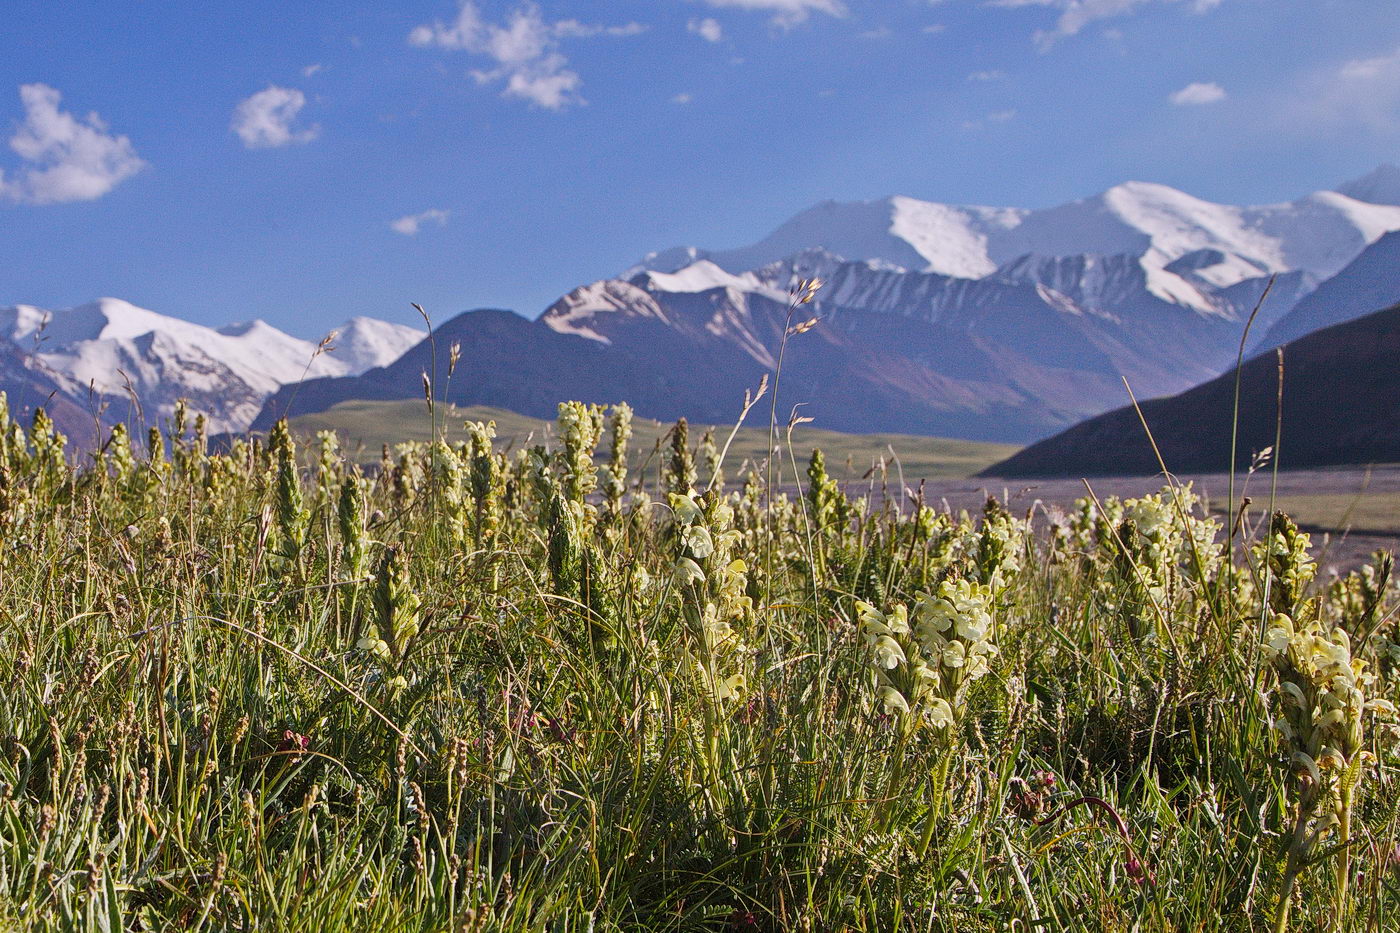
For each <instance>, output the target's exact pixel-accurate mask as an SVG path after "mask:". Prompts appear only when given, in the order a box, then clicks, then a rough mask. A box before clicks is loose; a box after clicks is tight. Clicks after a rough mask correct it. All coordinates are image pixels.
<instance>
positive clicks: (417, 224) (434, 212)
mask: <svg viewBox="0 0 1400 933" xmlns="http://www.w3.org/2000/svg"><path fill="white" fill-rule="evenodd" d="M450 216H452V212H451V211H444V210H442V209H440V208H436V207H432V208H429V209H428V210H426V211H423V212H422V213H421V214H409V215H407V216H405V217H400V218H399V219H398V220H394V221H391V222H390V223H389V227H390V229H392V230H393V231H394V232H395V233H402V234H403V235H404V236H417V235H418V231H419V230H420V229H422V227H423V225H424V224H427V223H435V224H437V225H438V226H439V227H445V226H447V218H448V217H450Z"/></svg>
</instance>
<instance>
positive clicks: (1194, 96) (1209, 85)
mask: <svg viewBox="0 0 1400 933" xmlns="http://www.w3.org/2000/svg"><path fill="white" fill-rule="evenodd" d="M1225 97H1226V94H1225V89H1224V88H1223V87H1221V86H1220V85H1218V84H1216V83H1215V82H1214V81H1197V82H1195V83H1194V84H1188V85H1186V86H1185V87H1184V88H1182V89H1181V90H1179V91H1176V92H1175V93H1173V94H1172V95H1171V97H1170V98H1168V99H1169V100H1170V101H1171V102H1172V103H1173V104H1176V105H1177V106H1178V107H1190V106H1193V105H1195V106H1199V105H1200V104H1215V103H1219V102H1220V101H1222V100H1224V99H1225Z"/></svg>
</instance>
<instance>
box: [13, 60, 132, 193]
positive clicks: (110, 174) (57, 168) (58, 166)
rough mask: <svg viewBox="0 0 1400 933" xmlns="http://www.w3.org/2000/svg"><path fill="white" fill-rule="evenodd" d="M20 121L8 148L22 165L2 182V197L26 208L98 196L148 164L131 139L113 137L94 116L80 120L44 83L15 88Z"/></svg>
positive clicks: (104, 125) (59, 95)
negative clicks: (21, 113) (21, 112)
mask: <svg viewBox="0 0 1400 933" xmlns="http://www.w3.org/2000/svg"><path fill="white" fill-rule="evenodd" d="M19 99H20V103H21V104H23V105H24V122H23V123H21V124H20V125H19V127H18V128H17V129H16V130H15V135H14V136H12V137H10V148H11V149H12V150H14V152H15V154H16V155H18V156H19V157H20V159H21V160H23V162H24V165H23V166H22V167H21V168H20V170H19V171H18V172H16V173H15V174H14V175H13V176H11V177H9V178H6V176H5V172H4V171H3V170H0V197H3V198H5V199H6V200H10V201H20V202H22V203H26V204H62V203H65V202H69V201H92V200H96V199H97V198H100V197H102V196H103V195H104V194H106V193H107V192H109V191H111V190H112V189H113V188H115V187H116V186H117V185H119V184H121V183H122V182H123V181H125V180H126V179H128V178H130V177H131V176H132V175H135V174H136V173H137V172H139V171H141V169H142V168H144V167H145V166H146V163H145V162H144V161H142V159H141V158H140V157H139V156H138V155H137V154H136V150H135V149H134V148H133V147H132V145H131V140H129V139H127V138H126V137H125V136H114V135H112V133H111V132H109V131H108V128H107V124H106V123H104V122H103V121H102V118H101V117H99V116H98V115H97V114H95V113H90V114H88V115H87V116H86V117H85V118H78V117H75V116H73V114H71V113H68V112H67V111H65V110H60V109H59V107H58V105H59V102H60V101H61V100H62V95H61V94H59V92H58V91H56V90H54V89H53V88H51V87H49V86H48V85H47V84H24V85H21V86H20V89H19Z"/></svg>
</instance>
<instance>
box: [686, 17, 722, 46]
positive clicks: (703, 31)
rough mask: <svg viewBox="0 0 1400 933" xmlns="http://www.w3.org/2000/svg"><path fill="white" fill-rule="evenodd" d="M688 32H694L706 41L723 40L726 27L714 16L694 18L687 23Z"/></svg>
mask: <svg viewBox="0 0 1400 933" xmlns="http://www.w3.org/2000/svg"><path fill="white" fill-rule="evenodd" d="M685 28H686V31H687V32H693V33H695V34H696V35H697V36H699V37H700V38H702V39H704V40H705V41H706V42H723V41H724V27H723V26H721V25H720V24H719V20H717V19H714V18H713V17H709V16H707V17H705V18H704V19H692V20H691V21H690V22H688V23H686V24H685Z"/></svg>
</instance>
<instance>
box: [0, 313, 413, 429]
mask: <svg viewBox="0 0 1400 933" xmlns="http://www.w3.org/2000/svg"><path fill="white" fill-rule="evenodd" d="M423 336H424V332H423V331H421V330H416V329H414V328H411V327H404V326H403V325H399V324H389V323H386V322H384V321H378V320H374V319H371V318H364V317H360V318H354V319H352V320H350V321H347V322H346V323H345V324H343V325H341V326H340V327H339V328H338V329H337V335H336V337H335V338H334V339H333V340H332V341H331V342H330V343H329V344H327V346H326V347H325V348H321V349H319V350H318V345H317V343H313V342H311V341H307V340H301V339H299V338H297V337H293V336H291V335H290V334H286V333H283V332H282V331H280V330H278V329H277V328H275V327H273V326H272V325H270V324H268V323H266V322H264V321H252V322H249V323H243V324H231V325H228V326H226V327H222V328H219V329H217V330H216V329H214V328H210V327H205V326H203V325H200V324H192V323H190V322H189V321H184V320H180V319H179V318H174V317H169V316H166V315H163V314H157V313H156V312H154V311H148V310H146V309H144V308H139V307H137V306H135V305H133V304H130V303H129V302H126V301H121V300H119V299H116V298H101V299H98V300H97V301H94V302H91V303H89V304H85V305H80V306H78V307H76V308H69V309H66V310H60V311H49V310H46V309H43V308H36V307H34V306H32V305H17V306H15V307H12V308H6V309H0V347H3V348H5V349H6V350H7V351H8V352H7V353H6V355H5V360H6V362H5V363H4V364H0V388H3V389H5V390H6V391H7V395H8V396H9V398H10V403H11V406H12V408H13V407H21V408H22V407H24V406H25V405H26V404H29V405H32V404H45V405H48V406H49V407H50V408H54V406H55V402H54V399H55V398H56V397H57V398H62V399H63V401H65V402H68V403H70V404H71V405H74V406H76V407H77V408H78V410H79V411H81V412H83V416H82V418H81V419H80V420H81V423H80V424H78V425H72V424H69V423H68V422H70V421H71V420H72V416H71V412H70V411H69V409H68V407H67V406H60V407H61V408H62V409H63V411H64V415H63V416H62V417H56V418H55V420H56V421H58V422H59V423H60V425H61V426H62V427H64V428H65V429H67V430H70V431H71V430H75V429H86V428H87V427H88V426H90V425H91V424H92V423H93V422H94V420H95V419H96V418H97V417H99V416H102V415H103V414H104V412H105V417H104V420H110V419H111V418H113V417H116V418H124V417H127V416H128V415H129V414H133V413H134V412H133V409H139V410H140V412H139V414H140V416H141V417H140V418H139V420H142V421H147V422H149V423H153V424H154V423H159V422H160V420H161V419H163V418H165V417H168V416H169V415H170V413H171V412H172V411H173V410H174V406H175V402H176V400H177V399H180V398H184V399H186V400H188V402H189V404H190V407H191V409H192V410H193V411H195V412H199V413H202V414H204V415H205V417H206V418H207V419H208V429H209V431H210V432H211V433H217V432H224V431H242V430H246V429H247V427H248V426H249V425H250V424H251V423H252V421H253V419H254V417H255V416H256V415H257V413H258V411H259V410H260V409H261V408H262V406H263V403H264V400H265V399H266V398H267V396H268V395H269V394H271V393H272V392H273V391H274V390H275V389H277V388H278V387H279V386H281V385H284V384H287V383H294V382H297V381H299V380H301V379H303V378H305V377H307V376H344V375H351V374H355V373H360V372H363V371H365V370H366V369H370V368H372V367H374V366H380V365H383V364H384V363H386V362H390V361H392V360H393V359H395V358H397V357H398V356H400V355H402V354H403V352H404V351H405V350H407V349H408V348H409V347H411V346H412V345H413V344H415V343H417V342H418V341H420V340H421V339H422V338H423ZM50 414H54V412H52V411H51V412H50Z"/></svg>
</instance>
